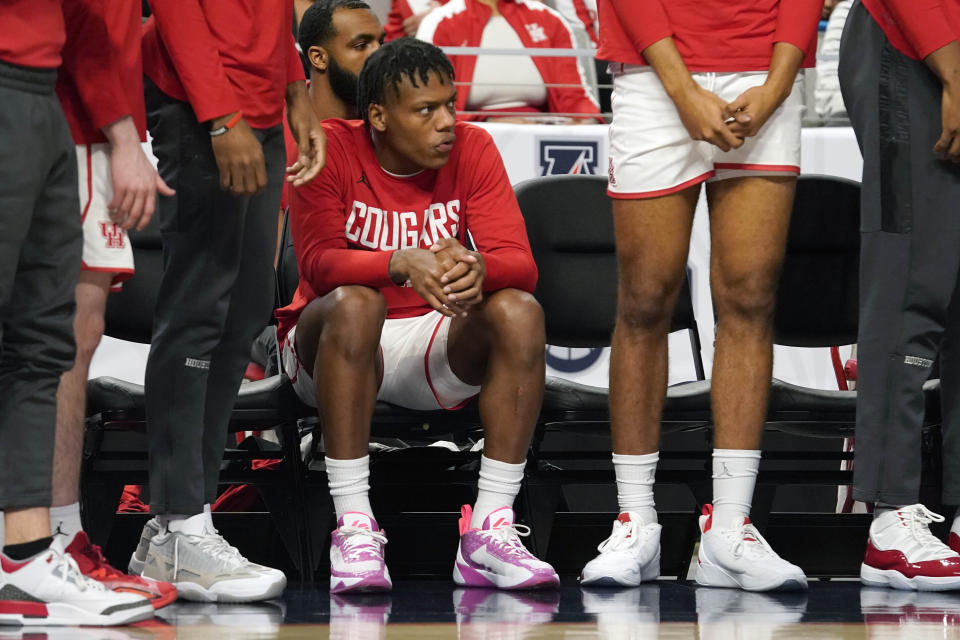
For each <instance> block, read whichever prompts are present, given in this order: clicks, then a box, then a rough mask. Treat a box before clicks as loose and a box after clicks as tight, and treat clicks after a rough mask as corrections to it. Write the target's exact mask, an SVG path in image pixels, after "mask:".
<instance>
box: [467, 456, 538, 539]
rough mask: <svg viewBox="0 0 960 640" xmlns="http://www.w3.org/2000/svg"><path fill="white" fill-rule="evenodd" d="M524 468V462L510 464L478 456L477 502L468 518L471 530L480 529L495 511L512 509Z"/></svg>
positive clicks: (521, 482)
mask: <svg viewBox="0 0 960 640" xmlns="http://www.w3.org/2000/svg"><path fill="white" fill-rule="evenodd" d="M526 466H527V464H526V463H525V462H518V463H516V464H512V463H510V462H500V461H499V460H493V459H491V458H488V457H487V456H480V479H479V480H478V481H477V489H478V491H477V502H476V503H475V504H474V505H473V516H472V517H471V518H470V528H471V529H482V528H483V521H484V520H486V519H487V516H489V515H490V514H491V513H493V512H494V511H496V510H497V509H503V508H504V507H507V509H512V508H513V501H514V500H516V498H517V494H518V493H520V485H521V484H523V470H524V468H526ZM504 513H505V514H506V513H507V512H506V511H505V512H504Z"/></svg>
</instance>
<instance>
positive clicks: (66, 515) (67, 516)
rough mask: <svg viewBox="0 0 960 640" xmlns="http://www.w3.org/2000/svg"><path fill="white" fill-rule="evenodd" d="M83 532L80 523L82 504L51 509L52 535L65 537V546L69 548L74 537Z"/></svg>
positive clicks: (75, 503) (76, 503)
mask: <svg viewBox="0 0 960 640" xmlns="http://www.w3.org/2000/svg"><path fill="white" fill-rule="evenodd" d="M82 530H83V525H82V524H81V523H80V503H79V502H74V503H73V504H68V505H64V506H62V507H50V533H52V534H53V535H55V536H56V535H63V536H65V537H64V538H63V540H64V543H63V546H67V545H68V544H70V542H71V541H72V540H73V536H75V535H77V532H78V531H82Z"/></svg>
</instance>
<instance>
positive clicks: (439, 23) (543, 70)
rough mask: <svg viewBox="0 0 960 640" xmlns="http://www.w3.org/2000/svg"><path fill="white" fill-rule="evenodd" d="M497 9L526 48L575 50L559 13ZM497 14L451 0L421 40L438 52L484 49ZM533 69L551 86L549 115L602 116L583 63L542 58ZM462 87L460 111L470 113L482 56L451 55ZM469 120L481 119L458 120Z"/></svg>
mask: <svg viewBox="0 0 960 640" xmlns="http://www.w3.org/2000/svg"><path fill="white" fill-rule="evenodd" d="M497 8H498V9H499V11H500V14H501V15H502V16H503V17H504V18H505V19H506V21H507V23H509V25H510V27H511V28H512V29H513V30H514V31H515V32H516V33H517V35H518V36H519V37H520V41H521V42H522V43H523V46H524V48H525V49H530V50H531V51H533V50H535V49H537V48H545V49H550V48H557V49H572V48H573V33H572V32H571V31H570V27H569V26H568V25H567V23H566V21H565V20H564V19H563V16H561V15H560V14H559V13H557V12H556V11H554V10H553V9H551V8H550V7H548V6H546V5H545V4H543V3H542V2H536V1H533V0H498V2H497ZM492 14H493V11H492V10H491V9H490V7H488V6H487V5H485V4H483V3H482V2H478V1H477V0H450V1H449V2H447V3H446V4H445V5H443V6H442V7H438V8H436V9H434V10H433V11H432V12H430V14H429V15H427V16H426V17H424V19H423V22H421V23H420V29H419V31H417V38H419V39H421V40H426V41H427V42H431V43H433V44H435V45H437V46H438V47H479V46H480V40H481V39H482V38H483V29H484V27H486V25H487V22H488V21H489V20H490V16H491V15H492ZM530 57H531V59H532V60H533V64H534V65H536V67H537V71H539V72H540V75H541V76H542V77H543V81H544V83H545V84H546V85H547V111H548V112H551V113H575V114H580V115H582V116H583V117H589V116H591V115H595V116H596V117H597V119H598V120H602V118H601V117H600V105H599V104H598V103H597V101H596V99H595V98H594V97H593V94H591V93H590V91H589V89H587V87H586V79H585V77H584V75H583V70H582V69H581V68H580V61H579V60H578V59H577V58H574V57H556V58H555V57H550V58H546V57H538V56H537V55H536V54H531V56H530ZM450 62H452V63H453V70H454V73H455V75H456V78H457V83H458V84H461V83H462V84H463V85H466V86H462V87H461V89H460V91H458V92H457V111H465V110H466V107H467V98H468V97H469V94H470V91H469V84H470V82H472V81H473V72H474V70H475V69H476V66H477V56H475V55H462V56H450ZM458 117H459V118H461V119H464V120H469V119H476V118H477V117H478V116H464V115H458Z"/></svg>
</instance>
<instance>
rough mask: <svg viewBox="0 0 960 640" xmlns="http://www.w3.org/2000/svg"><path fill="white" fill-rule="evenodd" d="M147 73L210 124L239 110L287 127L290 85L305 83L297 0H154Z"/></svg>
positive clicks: (259, 125)
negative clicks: (296, 33)
mask: <svg viewBox="0 0 960 640" xmlns="http://www.w3.org/2000/svg"><path fill="white" fill-rule="evenodd" d="M150 8H151V10H152V11H153V15H152V16H151V17H150V19H149V20H148V21H147V23H146V24H145V25H144V31H143V71H144V73H145V74H146V75H147V76H148V77H149V78H150V79H151V80H153V82H154V83H155V84H156V85H157V87H159V88H160V90H161V91H163V92H164V93H165V94H167V95H168V96H170V97H171V98H174V99H176V100H182V101H183V102H189V103H190V106H191V107H193V111H194V113H195V114H196V116H197V120H199V121H200V122H205V121H207V120H212V119H214V118H219V117H220V116H225V115H227V114H230V113H234V112H236V111H241V112H243V117H244V119H245V120H246V121H247V124H249V125H250V126H251V127H254V128H256V129H266V128H269V127H273V126H275V125H278V124H280V121H281V119H282V117H283V106H284V96H285V92H286V87H287V85H288V84H289V83H291V82H295V81H297V80H303V64H302V63H301V62H300V56H299V54H298V53H297V49H296V45H295V44H294V40H293V34H292V33H291V32H290V24H291V23H292V21H293V0H282V2H281V0H234V1H233V2H226V1H225V0H150Z"/></svg>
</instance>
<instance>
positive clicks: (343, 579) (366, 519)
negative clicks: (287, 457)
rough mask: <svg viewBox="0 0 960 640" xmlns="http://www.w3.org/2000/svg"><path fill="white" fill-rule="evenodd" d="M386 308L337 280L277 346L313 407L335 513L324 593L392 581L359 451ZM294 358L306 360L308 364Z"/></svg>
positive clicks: (364, 445) (365, 447)
mask: <svg viewBox="0 0 960 640" xmlns="http://www.w3.org/2000/svg"><path fill="white" fill-rule="evenodd" d="M386 314H387V303H386V301H385V300H384V299H383V296H382V295H381V294H380V293H379V292H378V291H377V290H376V289H371V288H369V287H362V286H343V287H339V288H337V289H335V290H333V291H332V292H330V293H328V294H327V295H325V296H323V297H322V298H317V299H315V300H313V301H312V302H310V304H308V305H307V306H306V308H305V309H304V310H303V312H302V313H301V314H300V318H299V319H298V321H297V326H296V328H295V330H294V331H293V332H292V338H293V341H294V342H295V345H290V344H289V340H290V338H291V336H287V342H286V343H284V347H283V353H284V368H285V369H286V370H287V375H289V376H290V377H291V379H293V380H294V381H295V382H294V388H295V389H296V390H297V393H298V394H299V395H301V399H302V400H303V401H304V402H306V403H307V404H312V405H314V406H316V407H317V408H318V409H319V412H320V422H321V425H322V429H323V442H324V447H325V449H326V456H325V459H324V461H325V464H326V468H327V482H328V485H329V488H330V495H331V497H332V498H333V506H334V509H335V511H336V515H337V529H336V531H334V533H333V537H332V539H331V545H330V591H331V592H332V593H340V592H344V591H383V590H389V589H390V587H391V586H392V582H391V580H390V573H389V571H387V566H386V564H385V562H384V557H383V546H384V544H386V537H385V536H384V535H383V533H382V532H381V531H380V528H379V526H378V525H377V521H376V520H375V519H374V517H373V508H372V507H371V506H370V498H369V492H370V484H369V479H370V456H369V455H368V453H367V452H368V451H369V444H370V420H371V418H372V417H373V408H374V404H375V402H376V398H377V387H378V384H379V380H380V378H381V376H382V367H381V359H380V352H379V346H380V332H381V329H382V327H383V323H384V318H385V317H386ZM294 348H295V351H294V350H293V349H294ZM300 363H309V364H306V367H308V368H304V367H303V366H302V365H301V364H300ZM311 382H312V384H311Z"/></svg>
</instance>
